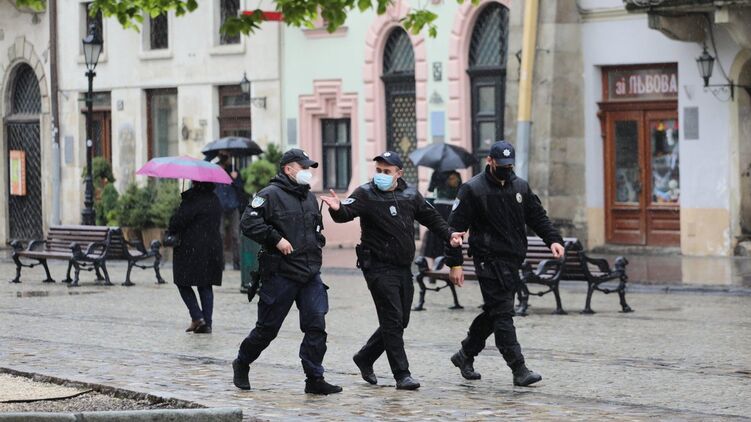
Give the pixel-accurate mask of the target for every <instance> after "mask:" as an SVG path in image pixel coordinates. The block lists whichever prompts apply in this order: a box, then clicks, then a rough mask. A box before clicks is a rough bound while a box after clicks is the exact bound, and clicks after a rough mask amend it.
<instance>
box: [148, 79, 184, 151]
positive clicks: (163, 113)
mask: <svg viewBox="0 0 751 422" xmlns="http://www.w3.org/2000/svg"><path fill="white" fill-rule="evenodd" d="M146 109H147V114H148V121H147V126H148V136H149V159H151V158H154V157H166V156H176V155H178V139H179V138H178V128H177V89H174V88H172V89H151V90H148V91H146Z"/></svg>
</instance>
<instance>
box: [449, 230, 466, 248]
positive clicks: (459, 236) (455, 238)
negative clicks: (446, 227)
mask: <svg viewBox="0 0 751 422" xmlns="http://www.w3.org/2000/svg"><path fill="white" fill-rule="evenodd" d="M465 234H467V232H453V233H451V242H450V243H451V247H452V248H458V247H460V246H462V243H463V242H464V235H465Z"/></svg>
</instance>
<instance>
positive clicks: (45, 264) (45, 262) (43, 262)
mask: <svg viewBox="0 0 751 422" xmlns="http://www.w3.org/2000/svg"><path fill="white" fill-rule="evenodd" d="M41 263H42V267H44V272H45V274H46V275H47V278H46V279H44V280H42V283H54V282H55V279H53V278H52V276H51V275H50V268H49V267H48V266H47V260H46V259H43V260H41Z"/></svg>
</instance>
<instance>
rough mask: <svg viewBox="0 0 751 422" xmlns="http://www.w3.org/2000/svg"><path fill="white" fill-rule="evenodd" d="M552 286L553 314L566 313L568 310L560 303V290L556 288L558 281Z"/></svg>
mask: <svg viewBox="0 0 751 422" xmlns="http://www.w3.org/2000/svg"><path fill="white" fill-rule="evenodd" d="M552 288H553V295H555V311H553V315H566V314H567V313H568V312H566V311H564V310H563V305H562V304H561V292H560V291H559V290H558V283H557V282H556V283H555V284H554V285H553V286H552Z"/></svg>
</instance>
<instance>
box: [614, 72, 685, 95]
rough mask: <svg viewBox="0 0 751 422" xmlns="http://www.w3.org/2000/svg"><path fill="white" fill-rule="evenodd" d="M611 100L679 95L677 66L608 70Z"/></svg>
mask: <svg viewBox="0 0 751 422" xmlns="http://www.w3.org/2000/svg"><path fill="white" fill-rule="evenodd" d="M607 75H608V76H607V78H608V99H609V100H611V101H612V100H664V99H671V100H672V99H675V98H676V97H677V96H678V69H677V67H676V66H674V65H673V66H660V67H652V68H643V67H642V68H631V69H629V68H613V69H610V70H608V71H607Z"/></svg>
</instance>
